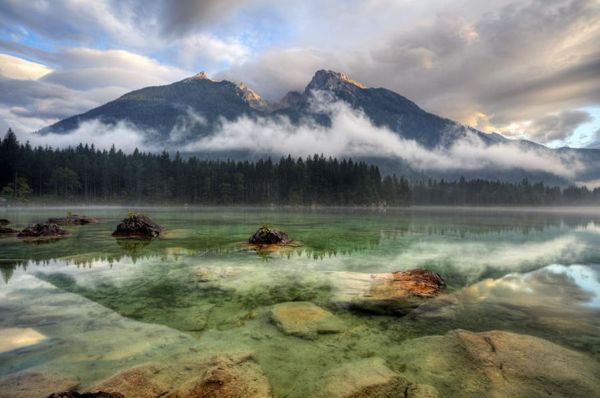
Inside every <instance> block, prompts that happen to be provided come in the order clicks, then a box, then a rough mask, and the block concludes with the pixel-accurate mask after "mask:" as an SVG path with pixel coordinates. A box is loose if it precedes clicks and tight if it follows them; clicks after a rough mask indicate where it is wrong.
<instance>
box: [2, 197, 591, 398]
mask: <svg viewBox="0 0 600 398" xmlns="http://www.w3.org/2000/svg"><path fill="white" fill-rule="evenodd" d="M73 210H76V212H77V213H80V214H86V215H89V216H95V217H97V218H99V219H100V221H101V222H100V223H99V224H96V225H87V226H75V227H69V228H68V229H69V230H70V232H71V233H72V236H71V237H69V238H65V239H62V240H58V241H52V242H46V243H39V244H35V243H25V242H22V241H20V240H18V239H17V238H16V237H5V238H0V271H1V272H2V277H3V278H2V279H3V281H0V340H1V341H2V344H0V376H2V375H5V374H9V373H12V372H16V371H19V370H24V369H30V368H34V369H42V370H44V369H48V370H52V371H54V372H58V373H60V374H65V375H69V376H74V377H77V378H79V380H80V381H81V382H82V384H84V385H85V384H93V383H94V382H95V381H97V380H101V379H103V378H105V377H107V376H109V375H111V374H113V373H115V372H116V371H118V370H121V369H126V368H129V367H131V366H134V365H135V364H139V363H145V362H148V361H159V362H163V363H166V362H169V361H172V362H176V361H178V358H180V356H182V355H186V356H189V355H190V353H192V355H193V356H197V357H198V358H199V359H201V358H209V357H211V356H212V355H215V354H219V353H223V352H252V353H253V354H254V357H255V358H256V360H257V362H258V363H259V365H260V367H261V368H262V369H263V370H264V372H265V374H266V375H267V377H268V379H269V382H270V383H271V385H272V387H273V390H274V392H275V395H276V396H278V397H284V396H285V397H304V396H309V395H311V394H312V393H314V391H315V389H316V388H317V385H318V383H319V380H320V377H321V376H322V375H323V374H324V373H325V372H326V371H327V370H329V369H332V368H334V367H335V366H337V365H339V364H340V363H343V362H348V361H351V360H353V359H359V358H368V357H373V356H376V357H381V358H383V359H384V360H385V361H386V363H387V365H388V366H389V367H390V368H391V369H393V370H396V371H402V369H403V359H402V358H401V355H400V353H399V352H398V347H399V344H400V343H401V342H403V341H405V340H407V339H410V338H415V337H420V336H427V335H436V334H443V333H445V332H447V331H449V330H452V329H457V328H462V329H468V330H472V331H486V330H492V329H499V330H507V331H513V332H518V333H523V334H529V335H534V336H538V337H542V338H544V339H547V340H549V341H552V342H554V343H557V344H560V345H562V346H564V347H568V348H571V349H574V350H578V351H581V352H585V353H586V354H588V355H590V356H591V357H593V358H594V359H595V360H600V316H599V315H600V211H599V210H598V209H594V208H587V209H554V210H535V211H534V210H527V209H520V210H516V209H473V210H469V209H411V210H388V211H385V212H384V211H374V210H341V209H340V210H331V209H330V210H313V211H311V210H303V211H301V210H269V209H260V210H257V209H222V208H221V209H211V208H204V209H183V208H177V209H175V208H170V209H167V208H147V209H143V212H144V213H146V214H148V215H150V216H151V217H152V218H153V219H155V220H156V221H157V222H159V223H160V224H162V225H163V226H165V227H166V228H167V229H168V232H167V233H166V234H165V236H163V237H161V238H159V239H155V240H153V241H141V240H118V239H115V238H113V237H111V235H110V234H111V232H112V230H113V229H114V227H115V225H116V224H117V222H118V220H119V219H120V218H123V217H124V216H125V215H126V214H127V211H128V210H130V209H126V208H87V209H73ZM64 212H65V209H37V210H36V209H23V210H4V211H0V218H8V219H10V220H11V221H12V223H13V224H14V225H15V226H24V225H26V224H27V223H30V222H36V221H43V220H45V219H47V218H48V217H50V216H61V215H63V214H64ZM264 223H267V224H271V225H274V226H277V227H279V228H281V229H283V230H285V231H287V232H288V233H289V235H290V236H291V237H293V238H294V239H296V240H299V241H301V242H302V246H300V247H297V248H288V249H287V250H284V251H280V252H272V253H256V252H255V251H252V250H248V249H247V248H246V247H245V246H244V244H243V242H244V241H245V240H246V239H247V238H248V236H250V235H251V233H252V232H254V230H255V229H256V228H257V226H259V225H261V224H264ZM419 267H420V268H426V269H430V270H433V271H435V272H438V273H439V274H441V275H442V276H443V277H444V278H445V280H446V283H447V288H446V290H445V292H444V293H443V294H442V295H441V296H440V297H439V298H436V299H432V300H431V301H430V302H428V303H427V304H425V305H423V306H422V307H420V308H419V309H417V310H415V311H414V312H413V313H411V314H409V315H408V316H404V317H399V316H389V315H373V314H367V313H361V312H352V311H350V310H348V309H347V308H346V307H344V306H340V305H339V303H338V299H337V296H336V294H337V290H338V289H339V286H338V282H339V280H340V279H343V277H344V276H347V275H354V274H349V273H376V272H390V271H399V270H408V269H413V268H419ZM288 301H311V302H313V303H315V304H317V305H320V306H321V307H323V308H327V309H328V310H330V311H332V312H333V313H334V314H335V315H337V316H338V317H339V318H341V319H342V320H343V322H344V324H345V331H344V332H342V333H338V334H327V335H320V336H319V337H318V338H316V339H313V340H308V339H302V338H298V337H294V336H288V335H285V334H283V333H282V332H281V331H280V330H279V329H278V328H277V327H276V326H275V325H274V324H273V323H272V322H271V320H270V309H271V307H272V305H274V304H277V303H281V302H288ZM449 382H450V383H451V382H452V381H451V380H450V381H449Z"/></svg>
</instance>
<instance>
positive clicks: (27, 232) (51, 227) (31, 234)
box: [17, 224, 70, 239]
mask: <svg viewBox="0 0 600 398" xmlns="http://www.w3.org/2000/svg"><path fill="white" fill-rule="evenodd" d="M69 235H70V234H69V232H67V231H66V230H64V229H63V228H61V227H59V226H58V225H56V224H32V225H30V226H28V227H27V228H25V229H23V230H22V231H21V232H19V234H18V235H17V236H18V237H19V238H37V239H54V238H63V237H65V236H69Z"/></svg>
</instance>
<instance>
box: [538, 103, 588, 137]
mask: <svg viewBox="0 0 600 398" xmlns="http://www.w3.org/2000/svg"><path fill="white" fill-rule="evenodd" d="M592 120H594V119H593V117H592V115H590V114H589V113H588V112H584V111H564V112H561V113H559V114H557V115H546V116H544V117H542V118H540V119H537V120H535V121H534V122H533V124H532V125H531V134H532V135H533V136H534V137H536V138H538V139H540V140H542V141H544V142H549V141H553V140H562V139H565V138H568V137H570V136H571V135H572V134H573V132H574V131H575V129H577V127H579V126H581V125H582V124H584V123H587V122H590V121H592Z"/></svg>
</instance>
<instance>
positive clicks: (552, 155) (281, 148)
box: [19, 92, 585, 178]
mask: <svg viewBox="0 0 600 398" xmlns="http://www.w3.org/2000/svg"><path fill="white" fill-rule="evenodd" d="M311 106H312V107H313V108H314V110H315V111H318V112H324V113H327V114H328V115H329V117H330V118H331V121H332V123H331V126H330V127H325V126H322V125H319V124H317V123H315V122H314V121H313V120H311V119H306V120H303V121H302V122H301V123H299V124H293V123H291V122H290V120H289V119H287V118H286V117H279V118H277V119H271V118H262V117H258V118H250V117H247V116H242V117H240V118H238V119H236V120H233V121H228V120H225V119H223V120H221V121H220V123H219V125H218V127H217V128H216V130H215V131H214V132H213V134H211V135H210V136H207V137H202V138H199V139H194V138H193V137H192V136H191V135H190V134H191V133H190V132H191V130H192V128H193V127H194V126H196V125H204V124H206V119H205V118H204V117H203V115H199V114H196V113H194V112H193V111H192V110H190V109H188V110H187V114H186V116H182V117H180V119H179V120H178V123H177V124H176V125H175V126H174V128H173V129H172V131H171V133H170V135H169V137H168V138H167V139H164V138H163V139H162V141H161V136H160V134H159V133H158V132H156V131H154V130H151V129H144V130H142V129H139V128H137V127H136V126H134V125H132V124H131V123H128V122H119V123H117V124H116V125H108V124H104V123H102V122H101V121H99V120H93V121H88V122H84V123H82V124H81V125H80V127H79V128H78V129H76V130H74V131H72V132H70V133H68V134H45V135H40V134H19V139H20V140H21V141H26V140H28V141H30V142H31V143H32V144H33V145H42V146H46V145H48V146H52V147H68V146H76V145H78V144H79V143H87V144H94V145H95V146H96V147H98V148H104V149H107V148H110V147H111V146H112V145H115V146H116V147H117V148H119V149H122V150H124V151H125V152H132V151H133V150H134V149H135V148H139V149H143V150H144V151H162V150H169V151H175V150H178V151H181V152H184V153H199V152H200V153H207V152H221V153H222V152H228V151H239V150H241V151H249V152H251V153H256V154H260V155H265V154H269V155H284V156H285V155H287V154H292V155H293V156H303V157H306V156H311V155H313V154H315V153H319V154H323V155H325V156H333V157H337V158H342V157H352V158H361V157H377V158H390V159H398V160H402V161H404V162H407V163H408V164H409V165H410V166H411V167H413V168H414V169H417V170H423V171H427V170H430V171H431V170H444V171H447V170H482V169H487V168H494V169H500V170H511V169H515V168H520V169H523V170H528V171H541V172H547V173H552V174H555V175H558V176H562V177H565V178H574V177H575V176H576V175H577V174H578V173H579V172H581V171H583V170H584V169H585V166H584V165H583V164H582V163H581V161H580V160H579V158H578V157H576V156H575V155H567V154H561V153H557V152H554V151H551V150H547V149H543V148H542V147H532V146H524V145H520V144H518V143H515V142H511V141H507V142H502V143H497V144H494V145H486V144H485V143H483V142H482V141H481V140H480V139H479V138H477V137H476V136H471V137H470V138H465V139H462V140H460V141H458V142H456V143H455V144H453V145H452V146H450V147H447V148H444V147H438V148H435V149H431V150H430V149H426V148H424V147H422V146H421V145H419V144H418V143H417V142H416V141H414V140H408V139H404V138H402V137H401V136H399V135H398V134H397V133H395V132H393V131H391V130H389V129H387V128H385V127H376V126H374V125H373V124H372V123H371V121H370V120H369V118H368V117H367V116H366V115H365V114H364V113H363V112H362V111H360V110H356V109H353V108H351V107H350V106H349V105H348V104H347V103H345V102H342V101H332V100H331V98H329V96H328V95H327V93H322V92H321V93H320V92H316V93H315V96H314V99H313V102H312V104H311Z"/></svg>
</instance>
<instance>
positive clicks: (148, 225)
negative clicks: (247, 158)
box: [113, 214, 164, 238]
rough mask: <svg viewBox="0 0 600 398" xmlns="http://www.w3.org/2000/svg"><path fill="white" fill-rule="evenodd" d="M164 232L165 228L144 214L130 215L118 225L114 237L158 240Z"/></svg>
mask: <svg viewBox="0 0 600 398" xmlns="http://www.w3.org/2000/svg"><path fill="white" fill-rule="evenodd" d="M163 230H164V228H163V227H161V226H160V225H158V224H157V223H155V222H154V221H152V220H151V219H150V217H148V216H146V215H144V214H130V215H129V216H127V218H124V219H123V221H121V223H120V224H119V225H117V229H116V230H115V232H113V236H130V237H141V238H156V237H157V236H158V235H160V234H161V232H162V231H163Z"/></svg>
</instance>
